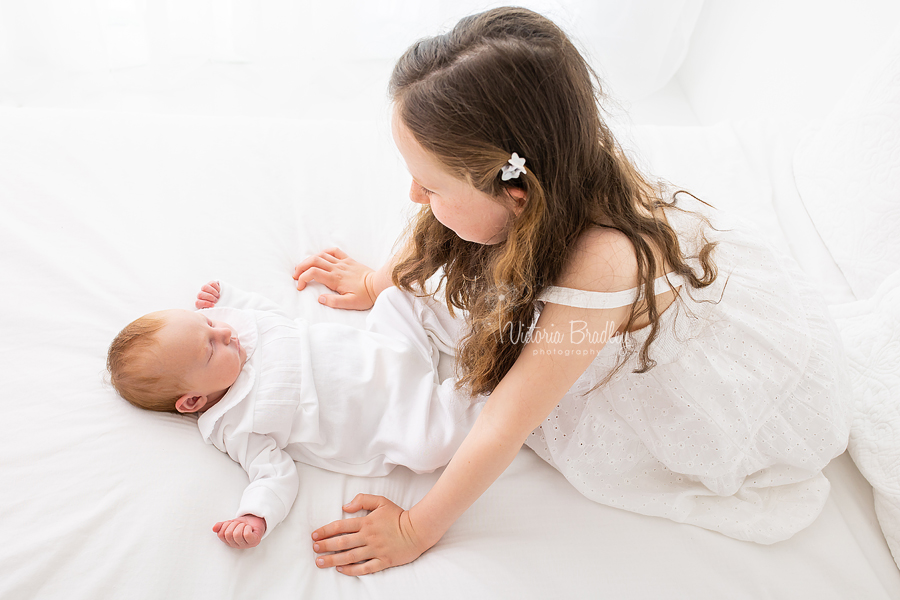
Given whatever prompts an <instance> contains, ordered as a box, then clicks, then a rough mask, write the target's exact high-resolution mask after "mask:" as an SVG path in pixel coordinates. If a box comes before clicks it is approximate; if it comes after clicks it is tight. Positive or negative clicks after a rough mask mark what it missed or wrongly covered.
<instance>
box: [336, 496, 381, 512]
mask: <svg viewBox="0 0 900 600" xmlns="http://www.w3.org/2000/svg"><path fill="white" fill-rule="evenodd" d="M385 502H390V500H388V499H387V498H385V497H384V496H373V495H372V494H357V495H356V497H355V498H354V499H353V500H351V501H350V502H348V503H347V504H345V505H344V506H343V509H344V512H346V513H355V512H359V511H361V510H375V509H376V508H378V507H380V506H382V505H384V503H385Z"/></svg>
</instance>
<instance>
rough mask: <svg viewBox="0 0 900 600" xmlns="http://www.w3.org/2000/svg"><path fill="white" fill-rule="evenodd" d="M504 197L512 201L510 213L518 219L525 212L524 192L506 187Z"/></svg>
mask: <svg viewBox="0 0 900 600" xmlns="http://www.w3.org/2000/svg"><path fill="white" fill-rule="evenodd" d="M506 195H507V196H509V198H510V200H512V203H513V206H512V211H513V213H515V215H516V216H517V217H518V216H519V215H520V214H522V211H523V210H525V201H526V200H527V195H526V194H525V190H523V189H522V188H517V187H508V188H506Z"/></svg>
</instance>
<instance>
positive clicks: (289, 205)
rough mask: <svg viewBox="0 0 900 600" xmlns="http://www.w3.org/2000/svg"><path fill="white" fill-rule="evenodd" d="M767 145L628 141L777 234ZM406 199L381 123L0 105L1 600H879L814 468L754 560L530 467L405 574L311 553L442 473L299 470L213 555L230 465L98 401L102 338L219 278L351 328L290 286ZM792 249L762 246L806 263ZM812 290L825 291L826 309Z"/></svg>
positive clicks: (895, 589)
mask: <svg viewBox="0 0 900 600" xmlns="http://www.w3.org/2000/svg"><path fill="white" fill-rule="evenodd" d="M753 132H756V133H753ZM760 132H763V133H760ZM770 133H772V134H773V135H771V136H770V135H768V134H765V130H764V129H760V128H758V127H751V128H750V129H746V128H743V126H737V125H736V126H734V127H730V126H723V127H719V128H708V129H696V130H691V132H690V135H688V133H687V132H686V131H679V130H670V129H649V128H643V129H641V128H639V129H638V130H636V131H635V133H634V134H633V140H634V142H635V143H636V144H637V145H639V146H640V147H641V148H642V149H643V152H644V153H645V155H646V157H647V158H646V159H645V160H646V161H647V162H649V163H651V164H653V165H655V166H656V167H657V169H658V170H659V172H660V174H661V175H663V176H666V177H668V178H669V179H677V180H679V182H680V183H682V184H683V185H685V186H687V187H689V188H692V189H695V190H697V191H699V192H701V193H702V195H703V197H704V199H706V200H707V201H710V202H712V203H713V204H716V205H717V206H718V205H719V204H735V203H736V200H735V198H740V202H741V203H743V202H749V203H751V204H749V205H746V204H744V206H745V207H753V208H752V210H751V212H754V213H755V214H757V215H758V216H759V218H761V219H763V220H764V221H766V220H768V222H769V223H774V224H775V226H778V227H781V226H782V223H781V220H780V219H781V218H782V217H783V216H784V214H792V215H794V216H795V217H796V216H797V214H798V213H797V211H796V210H794V211H793V212H791V211H790V210H788V212H784V210H782V209H780V208H779V206H780V205H779V203H781V202H782V201H783V202H784V203H786V204H785V205H786V206H787V205H788V204H789V203H790V201H791V200H790V198H791V197H792V196H791V195H790V194H789V193H783V191H782V190H776V188H777V187H778V185H779V183H784V182H781V181H780V179H779V177H777V176H773V175H772V174H771V169H770V167H771V165H769V164H766V163H765V161H762V162H760V161H759V160H756V158H755V157H770V156H774V155H773V154H772V153H771V152H769V150H770V149H771V148H775V147H777V146H778V144H782V143H789V141H784V140H785V138H781V137H779V136H780V132H779V131H774V132H770ZM697 165H703V167H702V168H698V167H697ZM407 185H408V179H407V176H406V174H405V170H404V168H403V166H402V163H401V162H400V161H399V159H398V157H397V155H396V152H395V151H394V150H393V146H392V144H391V142H390V136H389V132H388V128H387V123H386V122H378V123H369V122H326V121H301V120H265V119H253V120H249V119H244V120H239V119H224V118H221V119H213V118H196V117H190V118H188V117H162V116H138V115H125V114H120V115H116V114H103V113H88V112H64V111H55V110H40V109H35V110H32V109H2V110H0V281H2V286H3V294H0V335H2V339H3V345H2V347H0V374H2V379H0V381H2V383H3V389H4V392H3V394H2V396H0V414H2V415H3V421H2V423H3V435H2V436H0V476H2V479H3V481H4V482H5V483H4V485H3V487H2V488H0V514H2V515H3V520H2V523H3V530H4V534H5V536H4V537H5V539H4V543H3V544H2V545H0V598H4V599H6V598H16V599H18V598H60V597H65V598H70V599H73V600H77V599H82V598H84V599H92V600H93V599H97V598H148V599H150V598H154V599H155V598H192V599H195V598H245V597H255V598H256V597H258V598H262V599H268V598H272V599H283V598H391V599H394V598H417V599H418V598H422V597H427V598H429V599H431V600H440V599H443V598H454V599H456V598H461V597H463V598H465V597H468V598H597V597H611V598H622V597H628V598H660V597H665V598H686V599H687V598H690V599H705V598H709V599H713V598H715V599H719V598H723V597H728V598H735V599H740V598H747V599H751V598H753V599H755V598H762V597H765V598H785V599H788V598H790V599H797V598H810V599H813V598H814V599H817V600H819V599H827V598H850V597H852V598H867V599H881V598H885V599H887V598H896V597H900V572H898V570H897V568H896V566H895V565H894V563H893V561H892V559H891V556H890V553H889V552H888V549H887V546H886V544H885V541H884V538H883V536H882V534H881V531H880V529H879V527H878V523H877V521H876V519H875V515H874V511H873V507H872V492H871V488H870V486H869V485H868V484H867V483H866V482H865V480H864V479H862V477H861V476H860V475H859V472H858V471H857V470H856V468H855V466H854V465H853V463H852V462H851V461H850V460H849V458H848V456H847V455H846V454H845V455H843V456H842V457H840V458H839V459H837V460H836V461H834V462H833V463H832V464H831V465H829V466H828V468H827V469H826V474H827V475H828V477H829V479H830V480H831V482H832V485H833V490H832V494H831V497H830V499H829V501H828V503H827V505H826V507H825V510H824V511H823V514H822V515H821V516H820V518H819V519H818V520H817V521H816V522H815V523H814V524H813V525H812V526H811V527H810V528H808V529H807V530H804V531H803V532H801V533H799V534H797V535H796V536H795V537H793V538H791V539H790V540H787V541H785V542H782V543H779V544H775V545H772V546H760V545H755V544H752V543H746V542H739V541H735V540H732V539H730V538H727V537H724V536H722V535H720V534H717V533H713V532H709V531H706V530H702V529H699V528H696V527H692V526H688V525H680V524H676V523H673V522H669V521H666V520H662V519H657V518H651V517H645V516H641V515H636V514H632V513H627V512H624V511H621V510H617V509H613V508H609V507H605V506H601V505H598V504H595V503H593V502H590V501H588V500H586V499H584V498H583V497H582V496H581V495H580V494H578V493H577V492H576V491H575V490H574V489H573V488H572V487H571V486H569V485H568V484H567V483H566V481H565V480H564V479H563V477H562V476H561V475H559V474H558V473H557V472H556V471H555V470H553V469H552V468H551V467H549V466H548V465H546V464H544V463H543V462H542V461H541V460H540V459H538V458H537V457H536V456H535V455H534V454H533V453H532V452H531V451H530V450H528V449H523V450H522V451H521V452H520V453H519V455H518V457H517V458H516V460H515V461H514V462H513V464H512V465H511V466H510V468H509V469H508V470H507V472H506V473H504V475H503V476H502V477H501V478H500V479H499V480H498V481H497V482H496V484H495V485H494V486H492V487H491V488H490V489H489V490H488V492H487V493H486V494H485V495H484V496H483V497H482V498H481V499H479V500H478V501H477V502H476V504H475V505H474V506H473V507H472V508H471V509H470V510H469V511H468V512H467V513H466V514H464V515H463V517H462V518H461V519H460V520H459V521H458V522H457V523H456V524H455V525H454V526H453V527H452V528H451V529H450V531H449V532H448V533H447V535H446V536H445V537H444V539H443V540H441V542H440V543H439V544H438V545H437V546H435V547H434V548H433V549H431V550H430V551H428V552H427V553H426V554H425V555H424V556H422V558H420V559H419V560H417V561H416V562H414V563H412V564H411V565H407V566H403V567H399V568H395V569H389V570H387V571H385V572H382V573H379V574H376V575H372V576H368V577H364V578H360V579H355V578H347V577H345V576H342V575H340V574H338V573H336V572H335V571H333V570H327V571H322V570H319V569H317V568H316V567H315V566H314V562H313V560H314V554H313V552H312V549H311V540H310V538H309V534H310V532H311V530H312V529H313V528H315V527H318V526H321V525H323V524H325V523H328V522H330V521H332V520H334V519H337V518H340V517H341V513H340V506H341V504H342V503H344V502H346V501H348V500H349V499H351V498H352V497H353V496H354V495H355V494H356V493H358V492H369V493H378V494H384V495H386V496H388V497H390V498H391V499H393V500H394V501H396V502H398V503H399V504H401V505H403V506H409V505H411V504H412V503H414V502H415V501H416V500H417V499H419V498H420V497H421V496H423V495H424V494H425V492H426V491H427V490H428V489H429V487H430V486H431V485H432V483H433V482H434V481H435V479H436V477H437V474H431V475H413V474H412V473H410V472H409V471H406V470H404V469H397V470H396V471H395V472H394V473H392V474H391V475H390V476H388V477H384V478H371V479H365V478H355V477H348V476H343V475H338V474H334V473H329V472H326V471H322V470H318V469H315V468H312V467H308V466H305V465H298V469H299V470H300V474H301V482H302V484H301V491H300V494H299V497H298V499H297V502H296V504H295V505H294V508H293V510H292V511H291V513H290V515H289V516H288V518H287V520H286V521H285V522H284V523H283V524H281V525H280V526H279V527H278V529H276V530H275V531H273V532H272V534H271V535H270V536H269V537H268V538H267V539H266V540H265V541H264V542H263V543H262V544H261V545H260V546H259V547H258V548H255V549H252V550H245V551H239V550H234V549H230V548H228V547H226V546H225V545H223V544H222V543H221V542H220V541H219V540H218V539H217V537H216V536H215V535H214V534H213V533H212V531H211V527H212V525H213V523H215V522H216V521H217V520H221V519H222V518H226V517H230V516H231V515H232V513H233V511H234V510H235V508H236V506H237V503H238V500H239V498H240V493H241V491H242V489H243V487H244V486H245V485H246V482H247V478H246V475H245V473H244V472H243V471H242V470H241V468H240V467H239V466H238V465H237V464H235V463H233V462H231V460H230V459H228V457H227V456H225V455H223V454H221V453H219V452H218V451H216V450H215V449H214V448H212V447H211V446H207V445H205V444H203V442H202V441H201V439H200V436H199V434H198V433H197V431H196V426H195V424H194V422H193V421H192V420H191V419H190V418H187V417H181V416H176V415H159V414H151V413H146V412H142V411H139V410H137V409H135V408H132V407H131V406H129V405H127V404H126V403H125V402H124V401H122V400H121V399H119V398H118V397H117V396H116V394H115V393H114V392H113V391H112V389H111V388H110V387H109V386H108V385H106V384H105V383H104V382H103V375H104V360H105V353H106V348H107V346H108V344H109V341H110V340H111V338H112V337H113V335H115V333H116V332H117V331H118V330H119V329H120V328H121V327H122V326H123V325H124V324H125V323H127V322H128V321H130V320H131V319H132V318H134V317H136V316H138V315H140V314H143V313H145V312H148V311H151V310H155V309H159V308H167V307H185V308H189V307H190V306H191V303H192V298H193V295H194V294H195V292H196V289H197V287H198V286H199V284H200V283H202V282H204V281H207V280H208V279H210V278H214V277H216V278H222V279H227V280H228V281H231V282H233V283H234V284H236V285H240V286H241V287H244V288H246V289H251V290H255V291H258V292H260V293H263V294H265V295H267V296H269V297H271V298H272V299H273V300H275V301H277V302H279V303H281V304H282V305H284V306H285V308H286V309H287V310H288V311H291V312H293V313H294V314H297V315H300V314H303V315H305V316H306V317H307V318H310V319H312V320H322V319H334V320H342V321H345V322H350V323H361V320H362V318H363V315H362V314H360V313H348V312H340V311H332V310H329V309H326V308H324V307H322V306H321V305H319V304H318V303H317V302H316V295H317V293H318V292H319V291H321V289H322V288H318V290H315V291H313V290H310V291H304V292H303V293H297V292H296V291H295V290H294V289H293V288H292V287H291V284H292V280H291V278H290V274H291V269H292V267H293V265H294V264H295V263H296V262H298V261H299V260H300V259H302V258H303V257H304V256H306V255H307V254H308V253H311V252H314V251H316V250H319V249H322V248H325V247H328V246H333V245H338V246H340V247H341V248H343V249H344V250H345V251H347V252H348V253H350V254H351V255H353V256H355V257H357V258H358V259H360V260H361V261H363V262H366V263H368V264H370V265H371V266H376V265H377V264H379V263H380V262H381V261H382V260H384V259H385V257H387V256H388V255H389V253H390V249H391V245H392V243H393V242H394V240H395V238H396V237H397V235H398V234H399V232H400V231H401V228H402V225H403V223H404V219H405V214H406V213H405V210H406V207H407V204H408V201H407V200H406V189H407ZM788 191H790V190H788ZM794 194H795V192H794ZM773 198H774V201H773ZM782 208H783V207H782ZM793 208H794V209H796V208H797V206H794V207H793ZM801 216H802V215H801ZM772 219H774V221H773V220H772ZM773 227H774V226H773ZM771 231H772V232H773V237H774V238H775V239H776V240H777V238H778V237H779V236H778V235H777V230H775V229H772V230H771ZM812 233H814V232H812ZM803 235H807V238H806V239H803V238H796V237H795V238H793V239H791V240H790V241H789V242H788V241H786V240H784V239H783V236H782V239H781V241H780V242H779V243H781V244H786V246H787V247H788V249H790V250H796V249H798V248H802V249H804V251H806V250H808V252H809V256H816V248H817V247H816V246H815V242H816V240H815V239H810V236H809V232H807V234H803ZM801 253H802V252H801ZM798 258H799V257H798ZM811 260H812V259H811ZM801 262H802V261H801ZM812 262H815V260H812ZM816 268H820V269H822V270H823V271H822V272H823V273H826V274H827V273H828V272H829V265H828V264H827V263H826V264H825V265H824V266H823V265H819V266H818V267H816ZM822 277H823V293H826V292H827V291H828V290H831V291H830V292H828V293H833V294H838V295H839V294H840V293H842V288H841V281H840V280H828V281H827V282H825V279H826V278H827V275H823V276H822ZM844 283H846V282H844Z"/></svg>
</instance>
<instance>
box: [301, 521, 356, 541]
mask: <svg viewBox="0 0 900 600" xmlns="http://www.w3.org/2000/svg"><path fill="white" fill-rule="evenodd" d="M360 529H362V522H361V519H341V520H340V521H332V522H331V523H329V524H328V525H326V526H324V527H319V528H318V529H316V530H315V531H313V532H312V539H314V540H316V541H318V540H324V539H327V538H330V537H334V536H336V535H342V534H344V533H358V532H359V530H360Z"/></svg>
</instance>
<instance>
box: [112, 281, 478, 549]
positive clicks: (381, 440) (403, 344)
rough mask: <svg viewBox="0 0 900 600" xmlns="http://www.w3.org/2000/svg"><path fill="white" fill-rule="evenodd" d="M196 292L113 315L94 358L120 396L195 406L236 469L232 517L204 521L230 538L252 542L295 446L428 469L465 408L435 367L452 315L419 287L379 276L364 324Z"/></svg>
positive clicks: (311, 458)
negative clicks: (114, 329)
mask: <svg viewBox="0 0 900 600" xmlns="http://www.w3.org/2000/svg"><path fill="white" fill-rule="evenodd" d="M195 305H196V306H197V308H198V309H200V310H197V311H193V312H192V311H187V310H177V309H176V310H165V311H161V312H155V313H151V314H148V315H146V316H144V317H141V318H140V319H137V320H136V321H134V322H133V323H131V324H129V325H128V326H126V327H125V328H124V329H123V330H122V331H121V332H120V333H119V334H118V335H117V336H116V338H115V339H114V340H113V342H112V344H111V345H110V348H109V355H108V358H107V368H108V369H109V372H110V377H111V381H112V383H113V385H114V386H115V388H116V390H117V391H118V392H119V394H121V395H122V397H124V398H125V399H126V400H128V401H129V402H131V403H132V404H134V405H136V406H139V407H141V408H145V409H149V410H156V411H168V412H179V413H194V414H198V415H199V419H198V420H197V425H198V427H199V429H200V435H201V436H202V437H203V439H204V440H205V441H206V442H207V443H209V444H213V445H214V446H215V447H216V448H218V449H219V450H221V451H222V452H225V453H227V454H228V455H229V456H230V457H231V458H232V459H234V460H235V461H237V462H239V463H240V464H241V466H242V467H243V468H244V470H245V471H246V472H247V475H248V476H249V478H250V484H249V485H248V486H247V488H246V489H245V490H244V493H243V496H242V498H241V501H240V505H239V507H238V510H237V515H236V517H235V518H234V519H231V520H228V521H222V522H219V523H216V524H215V526H214V527H213V531H215V532H216V533H217V534H218V536H219V538H220V539H221V540H222V541H223V542H225V543H226V544H228V545H229V546H232V547H235V548H251V547H253V546H256V545H257V544H259V542H260V541H261V540H262V539H263V538H265V536H266V535H268V534H269V533H270V532H271V531H272V529H273V528H274V527H275V526H276V525H277V524H278V523H280V522H281V521H282V520H283V519H284V518H285V517H286V516H287V514H288V511H290V508H291V506H292V504H293V502H294V499H295V498H296V496H297V491H298V489H299V476H298V473H297V469H296V466H295V465H294V461H295V460H296V461H299V462H303V463H306V464H309V465H313V466H316V467H321V468H324V469H329V470H332V471H337V472H341V473H346V474H349V475H363V476H381V475H386V474H387V473H389V472H390V471H391V470H392V469H393V468H394V467H395V466H396V465H403V466H406V467H408V468H409V469H411V470H412V471H415V472H417V473H424V472H430V471H433V470H435V469H437V468H438V467H442V466H444V465H446V464H447V463H448V462H449V461H450V458H451V457H452V456H453V453H454V452H455V450H456V449H457V448H458V446H459V444H460V443H461V442H462V440H463V439H464V438H465V435H466V433H467V432H468V431H469V429H470V428H471V426H472V425H473V424H474V422H475V418H476V417H477V416H478V412H479V410H480V403H478V402H470V400H469V399H468V398H467V397H466V396H465V395H463V394H459V393H457V392H456V391H455V389H454V384H455V381H454V379H453V378H452V377H449V376H448V371H452V361H453V354H454V347H455V340H456V339H457V338H456V335H457V334H458V331H457V327H458V324H457V323H456V322H455V321H454V320H453V318H452V317H450V315H449V313H448V312H447V310H446V308H444V307H443V306H441V305H439V304H437V303H436V302H434V301H433V300H431V299H428V298H416V297H414V296H412V295H410V294H407V293H405V292H401V291H400V290H398V289H396V288H390V289H389V290H387V291H386V292H385V293H382V294H381V295H380V296H379V297H378V301H377V302H376V303H375V306H374V307H373V308H372V310H371V312H370V313H369V315H368V317H367V319H366V328H365V329H358V328H355V327H351V326H347V325H341V324H337V323H318V324H309V323H307V322H306V321H304V320H303V319H296V320H294V319H291V318H290V317H288V316H287V315H286V314H284V313H283V312H282V311H281V310H280V309H279V308H278V307H277V306H276V305H275V304H274V303H272V302H271V301H269V300H267V299H266V298H263V297H262V296H259V295H256V294H250V293H247V292H242V291H241V290H238V289H235V288H233V287H231V286H227V285H222V284H220V283H219V282H215V281H213V282H210V283H208V284H206V285H204V286H203V287H202V288H201V291H200V293H199V294H198V296H197V300H196V303H195Z"/></svg>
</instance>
